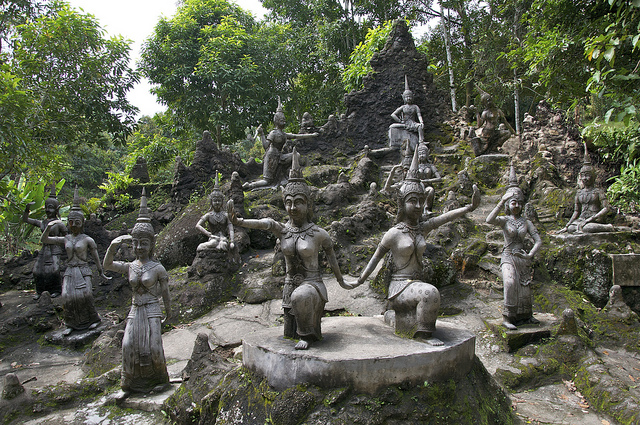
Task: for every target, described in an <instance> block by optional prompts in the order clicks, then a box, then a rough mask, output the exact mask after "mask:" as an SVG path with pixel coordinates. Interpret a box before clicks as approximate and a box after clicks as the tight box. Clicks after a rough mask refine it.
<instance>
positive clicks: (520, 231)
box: [486, 165, 542, 330]
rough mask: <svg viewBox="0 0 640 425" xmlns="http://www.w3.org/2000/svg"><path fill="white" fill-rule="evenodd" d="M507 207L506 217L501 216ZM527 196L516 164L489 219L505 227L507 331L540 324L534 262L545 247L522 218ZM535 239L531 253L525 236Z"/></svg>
mask: <svg viewBox="0 0 640 425" xmlns="http://www.w3.org/2000/svg"><path fill="white" fill-rule="evenodd" d="M503 207H504V209H505V212H506V215H504V216H498V214H499V213H500V210H501V209H502V208H503ZM523 208H524V194H523V193H522V190H521V189H520V188H519V187H518V178H517V176H516V171H515V169H514V168H513V165H512V166H511V168H510V172H509V188H508V189H507V192H506V193H505V194H504V196H502V198H501V199H500V202H498V205H496V206H495V208H494V209H493V210H492V211H491V212H490V213H489V215H488V216H487V220H486V221H487V223H489V224H494V225H496V226H499V227H501V228H502V232H503V235H504V248H503V250H502V261H501V267H502V282H503V285H504V310H503V312H502V315H503V322H502V324H503V325H504V327H506V328H507V329H511V330H514V329H517V327H516V325H519V324H523V323H533V324H535V323H539V322H538V320H537V319H535V318H534V317H533V309H532V305H531V304H532V301H531V285H530V283H531V278H532V271H531V261H532V259H533V257H534V256H535V254H536V252H538V250H539V249H540V247H541V246H542V240H541V239H540V236H539V235H538V231H537V230H536V228H535V227H534V225H533V223H532V222H531V221H530V220H528V219H527V218H526V217H524V216H523V215H522V210H523ZM527 235H529V236H531V238H533V241H534V245H533V247H532V248H531V250H530V251H529V252H527V251H526V250H525V249H524V248H525V237H526V236H527Z"/></svg>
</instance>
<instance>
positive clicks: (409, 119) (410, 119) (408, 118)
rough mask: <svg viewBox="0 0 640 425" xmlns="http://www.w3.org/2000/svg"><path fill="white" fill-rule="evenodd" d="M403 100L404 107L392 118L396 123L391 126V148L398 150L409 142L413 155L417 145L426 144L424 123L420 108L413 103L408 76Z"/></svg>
mask: <svg viewBox="0 0 640 425" xmlns="http://www.w3.org/2000/svg"><path fill="white" fill-rule="evenodd" d="M402 100H404V105H402V106H400V107H399V108H398V109H396V110H395V111H393V113H392V114H391V118H393V119H394V121H396V122H395V123H394V124H391V125H390V126H389V147H390V148H394V147H395V148H398V147H400V146H402V144H403V142H404V141H405V140H407V141H409V143H408V145H409V146H410V148H411V152H412V153H413V151H414V150H415V147H416V145H417V144H418V143H422V142H424V122H423V120H422V114H421V113H420V107H419V106H418V105H416V104H414V103H413V92H412V91H411V90H410V89H409V81H408V80H407V76H406V75H405V76H404V92H403V93H402ZM416 136H417V140H416Z"/></svg>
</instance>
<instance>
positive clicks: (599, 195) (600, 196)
mask: <svg viewBox="0 0 640 425" xmlns="http://www.w3.org/2000/svg"><path fill="white" fill-rule="evenodd" d="M595 181H596V175H595V171H594V169H593V167H592V166H591V160H590V159H589V152H588V151H587V145H586V144H585V145H584V161H583V164H582V168H580V174H579V176H578V192H577V193H576V199H575V205H574V209H573V215H571V218H570V219H569V222H568V223H567V225H566V226H565V227H563V228H562V229H560V230H559V231H558V233H563V232H568V233H597V232H613V231H614V230H615V229H614V227H613V225H612V224H605V223H602V221H603V220H604V218H605V216H606V215H607V213H608V212H609V202H608V201H607V195H606V194H605V193H604V191H603V190H602V189H599V188H596V187H595Z"/></svg>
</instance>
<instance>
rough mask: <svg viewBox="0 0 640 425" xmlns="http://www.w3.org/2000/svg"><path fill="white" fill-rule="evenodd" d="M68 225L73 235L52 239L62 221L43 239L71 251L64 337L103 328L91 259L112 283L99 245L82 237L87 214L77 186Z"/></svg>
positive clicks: (64, 298)
mask: <svg viewBox="0 0 640 425" xmlns="http://www.w3.org/2000/svg"><path fill="white" fill-rule="evenodd" d="M67 221H68V225H69V231H70V232H71V234H67V235H66V236H50V233H51V231H52V230H53V228H54V227H56V226H59V225H60V224H61V223H62V222H61V221H60V220H54V221H50V222H49V223H48V224H47V227H46V228H45V229H44V233H42V237H41V238H40V242H42V243H43V244H56V245H64V248H65V250H66V251H67V269H66V270H65V272H64V279H63V281H62V307H63V316H64V324H65V325H66V326H67V329H66V330H65V331H64V332H63V334H64V335H69V334H70V333H71V332H72V331H73V330H84V329H93V328H96V327H97V326H98V325H99V324H100V317H99V316H98V312H97V311H96V307H95V305H94V304H93V293H92V290H93V287H92V285H91V276H92V274H93V273H92V272H91V267H89V263H88V262H87V261H88V259H89V255H91V257H93V261H94V262H95V263H96V267H97V268H98V272H99V273H100V275H101V276H102V277H104V278H105V279H108V277H106V276H105V275H104V272H103V270H102V263H101V262H100V257H98V247H97V245H96V243H95V241H94V240H93V238H91V237H89V236H87V235H85V234H84V233H82V231H83V227H84V213H83V212H82V209H81V208H80V199H79V197H78V187H77V186H76V189H75V192H74V194H73V206H72V207H71V210H70V211H69V217H68V219H67Z"/></svg>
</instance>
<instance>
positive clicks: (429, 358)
mask: <svg viewBox="0 0 640 425" xmlns="http://www.w3.org/2000/svg"><path fill="white" fill-rule="evenodd" d="M322 334H323V339H322V341H317V342H314V343H313V344H312V345H311V347H310V348H309V349H308V350H295V349H294V345H295V342H294V341H292V340H289V339H285V338H284V337H283V336H282V335H283V327H282V326H279V327H274V328H269V329H266V330H263V331H259V332H256V333H253V334H250V335H248V336H247V337H245V339H244V340H243V353H242V357H243V363H244V366H245V367H247V368H248V369H249V370H251V371H254V372H256V373H257V374H259V375H261V376H264V377H265V378H266V379H267V381H268V382H269V384H270V385H271V386H272V387H274V388H275V389H276V390H278V391H281V390H284V389H286V388H289V387H293V386H295V385H297V384H311V385H317V386H319V387H323V388H339V387H345V386H350V387H352V388H354V390H356V391H362V392H366V393H374V392H376V391H377V390H378V389H380V388H383V387H385V386H389V385H398V384H402V383H410V384H422V383H424V382H425V381H429V382H434V381H442V380H446V379H449V378H455V377H456V376H464V375H466V374H467V373H468V372H469V370H471V366H472V364H473V359H474V357H475V335H474V334H473V333H471V332H469V331H466V330H462V329H457V328H455V327H453V326H452V325H449V324H447V323H442V322H438V324H437V330H436V332H435V333H434V336H435V337H436V338H438V339H440V340H441V341H443V342H444V345H443V346H440V347H435V346H432V345H429V344H427V343H425V342H421V341H417V340H413V339H408V338H402V337H399V336H397V335H396V334H395V333H394V331H393V328H391V327H389V326H387V325H385V324H384V322H383V319H382V316H377V317H327V318H324V319H322Z"/></svg>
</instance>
